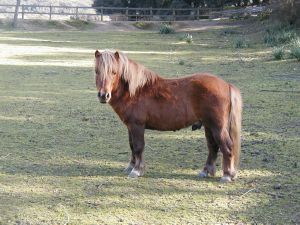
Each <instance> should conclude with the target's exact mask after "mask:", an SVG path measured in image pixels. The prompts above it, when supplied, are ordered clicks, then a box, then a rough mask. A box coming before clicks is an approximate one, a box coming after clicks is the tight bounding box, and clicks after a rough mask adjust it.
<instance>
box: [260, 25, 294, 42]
mask: <svg viewBox="0 0 300 225" xmlns="http://www.w3.org/2000/svg"><path fill="white" fill-rule="evenodd" d="M295 38H297V33H296V30H295V29H294V27H293V26H290V25H285V24H279V25H274V26H269V27H268V28H267V29H266V34H265V37H264V42H265V43H266V44H267V45H268V46H279V45H283V44H288V43H290V42H291V41H292V40H294V39H295Z"/></svg>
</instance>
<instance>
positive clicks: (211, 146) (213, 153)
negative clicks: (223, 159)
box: [199, 127, 219, 178]
mask: <svg viewBox="0 0 300 225" xmlns="http://www.w3.org/2000/svg"><path fill="white" fill-rule="evenodd" d="M205 136H206V141H207V147H208V157H207V160H206V163H205V166H204V168H203V170H202V171H201V172H200V173H199V177H201V178H204V177H207V176H208V174H210V175H211V176H215V174H216V160H217V157H218V150H219V146H218V144H217V143H216V141H215V139H214V137H213V134H212V132H211V130H210V129H209V128H207V127H205Z"/></svg>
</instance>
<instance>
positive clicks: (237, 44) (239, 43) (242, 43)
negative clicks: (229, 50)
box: [233, 37, 249, 48]
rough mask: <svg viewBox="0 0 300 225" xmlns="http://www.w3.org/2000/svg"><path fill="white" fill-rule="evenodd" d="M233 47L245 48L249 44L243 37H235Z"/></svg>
mask: <svg viewBox="0 0 300 225" xmlns="http://www.w3.org/2000/svg"><path fill="white" fill-rule="evenodd" d="M233 47H234V48H247V47H249V44H248V43H247V42H246V40H245V38H243V37H237V38H234V39H233Z"/></svg>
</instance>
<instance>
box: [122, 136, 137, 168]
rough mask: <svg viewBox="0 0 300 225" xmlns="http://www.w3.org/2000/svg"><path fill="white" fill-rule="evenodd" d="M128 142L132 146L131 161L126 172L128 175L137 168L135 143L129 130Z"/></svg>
mask: <svg viewBox="0 0 300 225" xmlns="http://www.w3.org/2000/svg"><path fill="white" fill-rule="evenodd" d="M128 140H129V146H130V149H131V159H130V161H129V163H128V166H127V167H126V169H125V170H124V172H125V173H127V174H129V173H130V172H131V171H132V169H133V168H134V166H135V156H134V149H133V142H132V137H131V133H130V131H129V130H128Z"/></svg>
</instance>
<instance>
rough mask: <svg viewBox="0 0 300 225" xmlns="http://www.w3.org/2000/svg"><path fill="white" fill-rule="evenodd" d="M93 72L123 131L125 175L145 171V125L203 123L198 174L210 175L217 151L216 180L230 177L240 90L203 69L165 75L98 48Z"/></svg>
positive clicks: (237, 148) (102, 98)
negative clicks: (204, 150)
mask: <svg viewBox="0 0 300 225" xmlns="http://www.w3.org/2000/svg"><path fill="white" fill-rule="evenodd" d="M95 73H96V75H95V79H96V87H97V90H98V98H99V101H100V102H101V103H109V104H110V105H111V106H112V108H113V109H114V111H115V112H116V113H117V114H118V116H119V117H120V119H121V120H122V121H123V123H124V124H125V125H126V126H127V129H128V136H129V145H130V148H131V153H132V155H131V160H130V162H129V165H128V167H127V168H126V169H125V171H126V172H127V173H128V174H129V177H132V178H136V177H139V176H142V175H143V174H144V168H145V162H144V147H145V141H144V131H145V129H152V130H160V131H175V130H179V129H181V128H184V127H188V126H190V125H193V124H194V125H196V127H195V128H197V127H199V124H200V125H201V124H203V126H204V128H205V136H206V139H207V147H208V150H209V153H208V158H207V160H206V164H205V166H204V168H203V170H202V171H201V172H200V173H199V176H200V177H207V176H208V175H211V176H214V175H215V173H216V159H217V154H218V151H219V150H220V151H221V152H222V155H223V163H222V169H223V176H222V178H221V182H230V181H232V180H234V178H235V177H236V175H237V166H238V163H239V155H240V146H241V143H240V140H241V139H240V134H241V114H242V98H241V94H240V91H239V89H237V88H236V87H235V86H233V85H232V84H229V83H227V82H225V81H224V80H222V79H220V78H218V77H217V76H214V75H211V74H208V73H197V74H193V75H190V76H185V77H181V78H178V79H164V78H162V77H160V76H159V75H158V74H156V73H155V72H153V71H151V70H149V69H147V68H146V67H144V66H142V65H141V64H139V63H137V62H135V61H133V60H130V59H129V58H128V57H127V56H126V55H125V54H124V53H122V52H118V51H116V52H115V51H108V50H106V51H102V52H99V51H98V50H97V51H96V52H95Z"/></svg>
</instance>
